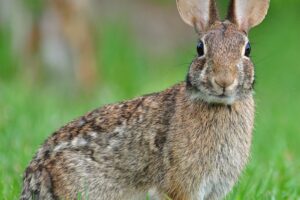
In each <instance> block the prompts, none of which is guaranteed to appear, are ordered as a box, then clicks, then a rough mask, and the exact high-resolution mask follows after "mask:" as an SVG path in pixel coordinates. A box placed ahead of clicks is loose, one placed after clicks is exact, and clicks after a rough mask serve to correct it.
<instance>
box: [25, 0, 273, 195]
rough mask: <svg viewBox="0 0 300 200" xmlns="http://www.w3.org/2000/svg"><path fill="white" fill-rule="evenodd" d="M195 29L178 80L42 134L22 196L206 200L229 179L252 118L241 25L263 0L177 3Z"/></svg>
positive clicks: (249, 66) (245, 28)
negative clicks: (221, 9)
mask: <svg viewBox="0 0 300 200" xmlns="http://www.w3.org/2000/svg"><path fill="white" fill-rule="evenodd" d="M177 6H178V10H179V13H180V16H181V17H182V19H183V21H184V22H186V23H187V24H188V25H191V26H193V27H194V29H195V30H196V33H197V34H198V35H199V42H198V44H197V54H198V55H197V56H196V57H195V58H194V59H193V61H192V63H191V65H190V67H189V70H188V74H187V76H186V79H185V81H182V82H180V83H178V84H176V85H174V86H172V87H170V88H168V89H166V90H164V91H162V92H159V93H153V94H149V95H145V96H142V97H138V98H135V99H133V100H130V101H124V102H121V103H117V104H111V105H106V106H104V107H102V108H99V109H96V110H94V111H92V112H90V113H88V114H86V115H84V116H82V117H79V118H78V119H76V120H74V121H72V122H70V123H68V124H67V125H65V126H63V127H62V128H61V129H59V130H58V131H56V132H55V133H54V134H53V135H52V136H50V137H49V138H48V139H47V140H46V142H45V143H44V144H43V145H42V147H41V148H40V149H39V150H38V152H37V154H36V155H35V157H34V158H33V160H32V161H31V163H30V164H29V166H28V167H27V169H26V171H25V173H24V183H23V191H22V193H21V197H20V199H21V200H25V199H46V200H47V199H49V200H52V199H76V198H78V197H80V198H82V199H90V200H93V199H99V200H120V199H130V200H131V199H146V196H147V193H148V192H149V191H150V193H151V194H150V195H152V196H153V199H173V200H213V199H222V198H224V197H225V196H226V195H227V194H228V193H229V192H230V191H231V189H232V188H233V186H234V185H235V183H236V182H237V181H238V179H239V176H240V175H241V173H242V171H243V169H244V168H245V166H246V164H247V161H248V159H249V155H250V149H251V140H252V131H253V123H254V114H255V103H254V99H253V90H254V81H255V78H254V65H253V63H252V61H251V60H250V52H251V46H250V43H249V40H248V37H247V34H248V32H249V30H250V29H251V28H252V27H254V26H256V25H258V24H259V23H261V22H262V20H263V19H264V18H265V16H266V14H267V10H268V7H269V0H232V1H231V2H230V6H229V11H228V16H227V18H226V20H224V21H221V20H220V19H219V15H218V11H217V8H216V3H215V1H214V0H177Z"/></svg>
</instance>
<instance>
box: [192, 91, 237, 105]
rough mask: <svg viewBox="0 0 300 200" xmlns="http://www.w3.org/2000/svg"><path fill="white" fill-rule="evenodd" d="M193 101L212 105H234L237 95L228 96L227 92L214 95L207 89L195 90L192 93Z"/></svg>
mask: <svg viewBox="0 0 300 200" xmlns="http://www.w3.org/2000/svg"><path fill="white" fill-rule="evenodd" d="M191 99H192V100H201V101H204V102H207V103H211V104H224V105H232V104H233V103H234V102H235V100H236V94H235V93H230V94H227V93H226V92H223V93H221V94H218V93H217V92H216V93H214V92H211V91H209V90H208V89H205V88H197V89H195V88H194V90H193V91H192V93H191Z"/></svg>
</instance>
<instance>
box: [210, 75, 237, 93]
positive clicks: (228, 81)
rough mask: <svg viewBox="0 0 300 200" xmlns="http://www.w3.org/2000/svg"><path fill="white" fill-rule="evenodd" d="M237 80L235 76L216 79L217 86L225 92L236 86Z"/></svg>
mask: <svg viewBox="0 0 300 200" xmlns="http://www.w3.org/2000/svg"><path fill="white" fill-rule="evenodd" d="M234 81H235V78H234V77H233V76H230V75H227V76H224V75H223V76H217V77H215V78H214V82H215V83H216V85H218V86H219V87H221V88H222V89H223V90H224V91H225V90H226V89H228V88H230V87H231V86H232V85H233V84H234Z"/></svg>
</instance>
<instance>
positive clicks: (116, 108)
mask: <svg viewBox="0 0 300 200" xmlns="http://www.w3.org/2000/svg"><path fill="white" fill-rule="evenodd" d="M179 88H180V87H179V86H176V87H174V88H172V89H169V90H166V91H164V92H163V93H156V94H151V95H147V96H144V97H140V98H137V99H134V100H132V101H127V102H122V103H120V104H113V105H107V106H104V107H103V108H100V109H97V110H94V111H92V112H90V113H88V114H87V115H85V116H83V117H80V118H78V119H76V120H74V121H72V122H70V123H69V124H67V125H66V126H64V127H62V128H61V129H60V130H58V131H57V132H55V133H54V134H53V135H52V136H51V137H50V138H49V139H48V140H47V141H46V142H45V144H44V145H43V146H42V147H41V148H40V149H39V151H38V152H37V154H36V156H35V158H34V159H33V160H32V162H31V163H30V165H29V166H28V168H27V170H26V172H25V175H24V187H23V193H22V197H24V199H27V198H25V197H26V195H32V194H34V195H35V196H36V197H39V198H45V199H48V196H52V198H54V199H55V197H56V196H59V197H61V196H62V197H68V198H75V196H72V195H74V194H75V195H80V193H82V194H89V198H90V199H95V198H97V197H99V196H101V198H103V199H114V198H116V199H117V198H120V197H126V195H129V196H130V194H131V193H133V191H130V188H132V189H135V194H134V195H138V194H137V192H136V191H140V192H141V194H142V195H146V192H147V190H148V189H149V188H151V187H152V186H153V185H156V184H158V183H159V182H161V181H162V179H163V177H164V174H165V171H166V170H167V168H168V165H169V164H168V163H166V161H167V162H168V159H163V158H164V156H166V155H165V153H164V152H165V151H164V150H163V149H164V144H165V142H166V140H167V138H166V137H167V132H168V130H169V127H170V124H169V123H170V120H171V118H172V117H173V116H174V112H175V109H174V101H175V99H176V95H177V91H178V90H179ZM44 184H46V185H45V186H44ZM43 187H44V188H45V189H46V188H47V190H43V189H41V188H43ZM124 188H128V189H125V190H124ZM136 189H137V190H136ZM43 192H44V194H43ZM106 194H107V195H108V196H107V197H105V195H106ZM43 195H45V196H43ZM47 195H48V196H47ZM46 197H47V198H46ZM130 198H132V197H130ZM130 198H129V199H130Z"/></svg>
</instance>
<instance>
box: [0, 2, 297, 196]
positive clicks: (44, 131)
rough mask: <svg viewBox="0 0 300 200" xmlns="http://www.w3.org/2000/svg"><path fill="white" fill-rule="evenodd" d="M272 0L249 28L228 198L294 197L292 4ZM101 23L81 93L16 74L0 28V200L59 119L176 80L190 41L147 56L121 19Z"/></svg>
mask: <svg viewBox="0 0 300 200" xmlns="http://www.w3.org/2000/svg"><path fill="white" fill-rule="evenodd" d="M276 2H277V3H276V4H275V3H274V4H272V6H271V11H270V13H269V16H268V18H267V19H266V21H265V23H264V24H263V25H262V26H260V27H259V28H257V29H255V30H254V31H253V32H251V37H250V38H251V41H252V43H253V44H252V46H253V60H254V62H255V63H256V72H257V87H256V102H257V113H256V123H255V131H254V140H253V148H252V157H251V160H250V162H249V165H248V167H247V169H246V170H245V172H244V174H243V176H242V178H241V179H240V181H239V184H238V185H237V186H236V187H235V188H234V191H233V192H232V193H231V194H230V196H229V197H228V199H270V200H271V199H272V200H273V199H300V156H299V155H300V145H299V142H300V92H299V91H300V79H299V77H300V58H299V52H300V51H299V46H300V37H299V36H300V27H299V17H300V15H299V12H297V11H298V10H297V8H299V7H300V4H299V3H296V2H292V3H290V4H289V5H282V4H280V2H279V1H276ZM104 27H105V31H103V33H102V40H103V41H101V42H99V44H100V43H101V51H99V55H98V56H99V57H101V58H102V60H101V63H102V64H103V71H102V73H103V77H104V79H103V82H102V84H101V86H99V87H98V88H97V90H95V91H93V92H91V93H89V94H84V95H82V94H80V93H76V92H75V93H74V91H72V92H68V91H66V90H67V89H64V88H63V87H57V85H50V84H48V85H47V84H46V83H41V84H40V85H36V86H32V84H29V83H27V82H26V79H23V78H22V76H20V75H19V74H18V73H17V72H19V71H22V69H21V67H20V66H19V67H17V66H16V62H15V60H14V56H13V55H12V54H11V53H10V48H9V36H8V34H7V32H5V31H3V30H0V63H1V66H0V78H1V79H0V198H1V199H8V200H10V199H17V197H18V195H19V193H20V188H21V178H22V173H23V171H24V169H25V167H26V165H27V164H28V163H29V161H30V160H31V158H32V156H33V155H34V153H35V152H36V150H37V148H38V147H39V145H40V144H42V142H43V141H44V140H45V139H46V138H47V137H48V136H49V135H50V134H51V133H52V132H53V131H55V130H56V129H57V128H59V127H60V126H61V125H63V124H65V123H66V122H68V121H70V120H71V119H73V118H75V117H77V116H79V115H82V114H84V113H86V112H87V111H89V110H92V109H93V108H96V107H99V106H101V105H103V104H106V103H111V102H115V101H119V100H123V99H127V98H132V97H134V96H138V95H141V94H143V93H148V92H154V91H159V90H162V89H164V88H166V87H168V86H170V85H172V84H173V83H176V82H177V81H179V80H183V78H184V76H185V73H186V71H187V64H182V63H187V61H189V60H190V59H191V58H192V57H193V54H194V45H195V44H187V48H186V49H185V50H184V52H183V50H182V49H178V50H176V52H177V53H176V54H168V55H161V56H157V57H154V58H153V57H150V56H147V54H146V53H145V52H144V51H143V50H141V49H140V48H139V47H138V46H137V45H136V44H135V42H134V37H132V36H131V35H130V32H129V30H126V28H125V27H126V26H125V25H120V24H117V23H109V24H107V25H105V26H104ZM112 35H113V36H112ZM99 46H100V45H99ZM174 58H175V59H174ZM99 62H100V61H99Z"/></svg>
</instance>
